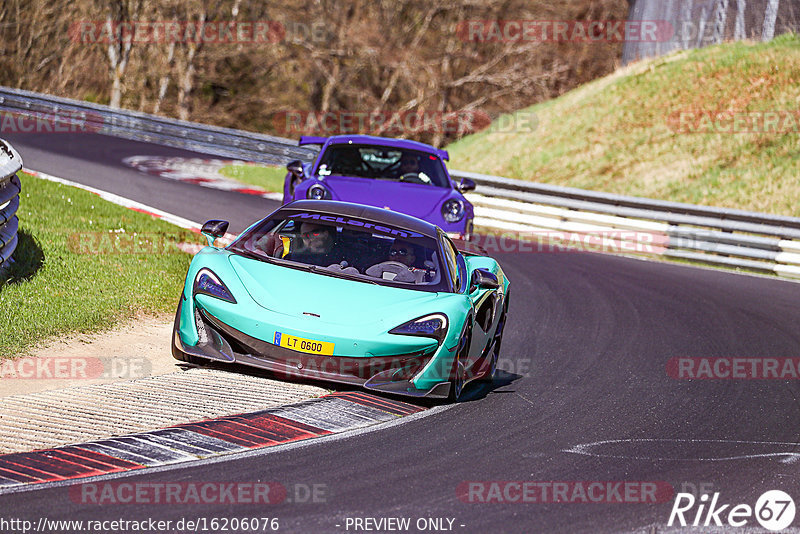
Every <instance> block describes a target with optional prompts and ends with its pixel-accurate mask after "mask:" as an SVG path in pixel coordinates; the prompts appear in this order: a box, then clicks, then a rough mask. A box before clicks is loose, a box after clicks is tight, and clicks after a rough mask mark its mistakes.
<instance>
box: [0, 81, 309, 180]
mask: <svg viewBox="0 0 800 534" xmlns="http://www.w3.org/2000/svg"><path fill="white" fill-rule="evenodd" d="M0 111H3V112H6V113H17V114H20V115H23V116H30V117H37V118H40V119H43V120H44V125H45V127H47V125H48V124H50V123H56V124H60V125H61V127H62V128H72V129H74V130H81V131H87V132H97V133H101V134H106V135H112V136H115V137H122V138H125V139H133V140H135V141H145V142H149V143H158V144H161V145H167V146H173V147H176V148H184V149H187V150H194V151H198V152H203V153H206V154H214V155H216V156H222V157H226V158H233V159H242V160H248V161H257V162H260V163H268V164H273V165H274V164H278V165H280V164H285V163H288V162H289V161H290V160H293V159H308V158H310V157H312V156H313V155H314V154H315V151H314V150H313V149H309V148H307V147H298V146H297V142H296V141H293V140H291V139H285V138H282V137H275V136H271V135H264V134H259V133H253V132H245V131H243V130H233V129H230V128H220V127H217V126H209V125H207V124H199V123H196V122H188V121H181V120H178V119H171V118H168V117H159V116H156V115H150V114H147V113H140V112H138V111H130V110H125V109H113V108H110V107H108V106H104V105H101V104H94V103H92V102H83V101H80V100H73V99H70V98H62V97H57V96H51V95H45V94H41V93H34V92H32V91H23V90H21V89H12V88H9V87H0ZM54 127H55V125H54Z"/></svg>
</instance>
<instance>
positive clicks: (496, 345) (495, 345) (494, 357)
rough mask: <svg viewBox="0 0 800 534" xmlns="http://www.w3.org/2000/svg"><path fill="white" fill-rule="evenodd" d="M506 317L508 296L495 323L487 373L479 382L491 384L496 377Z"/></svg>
mask: <svg viewBox="0 0 800 534" xmlns="http://www.w3.org/2000/svg"><path fill="white" fill-rule="evenodd" d="M507 316H508V295H506V299H505V302H504V303H503V311H502V313H501V315H500V321H499V322H498V323H497V330H496V331H495V333H494V339H493V340H492V354H491V360H490V362H491V363H490V367H489V372H488V373H487V374H486V375H485V376H483V377H481V378H480V380H479V382H482V383H486V384H491V383H492V382H494V378H495V376H496V375H497V361H498V360H499V359H500V346H501V345H502V343H503V331H504V330H505V327H506V317H507Z"/></svg>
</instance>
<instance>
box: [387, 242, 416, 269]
mask: <svg viewBox="0 0 800 534" xmlns="http://www.w3.org/2000/svg"><path fill="white" fill-rule="evenodd" d="M389 261H397V262H400V263H402V264H403V265H405V266H406V267H408V268H409V269H412V268H413V267H414V263H416V261H417V255H416V253H415V251H414V246H413V245H411V244H409V243H404V242H403V241H395V242H394V243H392V246H391V247H390V248H389Z"/></svg>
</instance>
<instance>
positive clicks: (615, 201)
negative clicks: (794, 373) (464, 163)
mask: <svg viewBox="0 0 800 534" xmlns="http://www.w3.org/2000/svg"><path fill="white" fill-rule="evenodd" d="M451 175H452V176H453V177H454V178H456V179H460V178H470V179H472V180H474V181H475V182H476V183H477V184H478V188H477V189H476V193H475V194H470V195H468V197H469V199H470V201H471V202H472V203H473V204H474V205H475V224H476V226H477V227H479V230H480V228H484V229H489V230H494V231H500V232H510V233H512V234H515V235H517V234H518V235H520V236H522V237H529V238H531V239H534V240H535V239H537V238H542V237H544V238H545V239H550V241H552V237H553V235H556V236H558V237H559V238H560V240H559V241H558V243H564V244H565V246H566V245H577V246H578V248H580V247H581V246H585V248H587V249H589V250H591V249H593V248H596V244H595V242H594V241H591V238H600V239H602V238H603V237H604V236H613V237H615V241H618V242H619V241H621V242H622V246H621V247H618V248H619V249H621V250H616V251H617V252H626V251H630V252H632V253H636V252H642V253H652V254H659V255H663V256H666V257H671V258H678V259H684V260H691V261H698V262H703V263H708V264H714V265H722V266H727V267H735V268H745V269H750V270H755V271H760V272H770V273H775V274H778V275H781V276H790V277H800V218H796V217H786V216H781V215H770V214H764V213H756V212H749V211H743V210H734V209H726V208H716V207H705V206H697V205H693V204H683V203H678V202H667V201H661V200H653V199H647V198H640V197H630V196H622V195H613V194H610V193H601V192H595V191H585V190H582V189H575V188H570V187H561V186H554V185H548V184H538V183H532V182H525V181H521V180H511V179H508V178H502V177H499V176H488V175H483V174H476V173H471V172H464V171H451ZM590 242H591V243H590ZM585 243H590V244H589V245H585ZM618 244H619V243H617V245H618ZM614 246H615V245H614V244H613V243H612V245H611V247H612V248H613V247H614ZM601 248H602V247H601ZM648 249H649V250H648Z"/></svg>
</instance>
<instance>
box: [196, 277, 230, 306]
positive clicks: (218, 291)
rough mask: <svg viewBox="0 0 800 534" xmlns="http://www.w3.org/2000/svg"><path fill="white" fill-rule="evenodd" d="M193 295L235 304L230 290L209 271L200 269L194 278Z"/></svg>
mask: <svg viewBox="0 0 800 534" xmlns="http://www.w3.org/2000/svg"><path fill="white" fill-rule="evenodd" d="M192 293H193V294H195V295H197V294H201V295H209V296H211V297H216V298H218V299H222V300H226V301H228V302H232V303H234V304H236V299H235V298H233V295H232V294H231V292H230V290H229V289H228V288H227V287H226V286H225V284H224V283H222V281H221V280H220V279H219V278H218V277H217V275H216V274H214V273H213V272H211V271H210V270H209V269H200V270H199V271H198V272H197V276H195V278H194V289H193V291H192Z"/></svg>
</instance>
